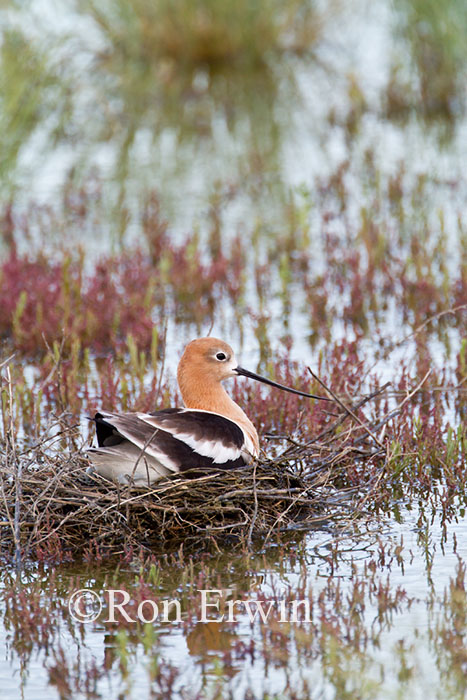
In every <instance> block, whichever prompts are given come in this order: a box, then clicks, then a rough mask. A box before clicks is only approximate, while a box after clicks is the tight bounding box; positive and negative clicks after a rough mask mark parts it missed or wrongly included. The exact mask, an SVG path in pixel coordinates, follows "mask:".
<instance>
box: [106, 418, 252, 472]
mask: <svg viewBox="0 0 467 700" xmlns="http://www.w3.org/2000/svg"><path fill="white" fill-rule="evenodd" d="M95 420H96V427H97V431H98V439H99V438H100V439H99V446H102V447H104V448H106V447H110V446H113V445H115V444H116V443H118V442H120V440H121V439H122V438H124V439H125V440H128V441H129V442H130V443H132V444H133V445H136V447H138V448H139V449H140V450H143V451H144V454H145V455H146V456H147V457H148V458H153V459H155V460H157V462H159V463H160V464H161V465H163V466H164V467H165V468H166V469H168V470H170V471H171V472H178V471H184V470H185V469H192V468H206V467H209V466H215V465H222V466H223V468H232V467H236V466H241V465H242V464H244V463H245V461H246V460H245V459H244V453H245V448H244V442H245V436H244V433H243V430H242V429H241V428H240V427H239V426H238V425H237V424H236V423H234V422H233V421H231V420H229V419H228V418H225V417H224V416H221V415H219V414H217V413H210V412H208V411H199V410H190V409H184V408H175V409H174V408H172V409H166V410H164V411H157V412H156V413H154V414H149V413H138V414H135V413H107V412H105V413H104V412H102V411H101V412H100V413H98V414H96V419H95Z"/></svg>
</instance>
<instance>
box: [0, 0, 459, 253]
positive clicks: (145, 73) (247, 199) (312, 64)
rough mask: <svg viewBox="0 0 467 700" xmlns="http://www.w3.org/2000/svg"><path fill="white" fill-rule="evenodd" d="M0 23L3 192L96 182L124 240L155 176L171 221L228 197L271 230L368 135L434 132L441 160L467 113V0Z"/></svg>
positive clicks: (228, 212)
mask: <svg viewBox="0 0 467 700" xmlns="http://www.w3.org/2000/svg"><path fill="white" fill-rule="evenodd" d="M0 20H1V27H2V42H1V57H0V61H1V65H0V76H1V77H0V80H1V86H0V147H1V152H2V158H1V165H0V178H1V185H2V187H1V199H2V201H3V204H6V203H7V202H8V203H10V204H11V203H13V204H14V205H15V206H18V207H24V206H25V205H26V204H27V202H28V201H29V200H30V199H31V198H33V197H35V198H36V199H38V200H41V201H48V202H50V201H52V202H53V203H54V204H55V205H57V204H58V203H59V202H61V201H63V202H64V206H66V194H67V193H69V192H70V190H73V191H79V190H80V188H85V189H86V188H87V187H89V183H90V182H91V183H93V184H92V185H91V186H92V187H94V185H95V183H96V182H98V184H99V187H98V190H99V194H100V196H102V201H101V206H102V209H101V211H100V224H101V232H102V234H104V232H106V231H107V233H108V236H109V237H110V239H111V240H112V241H113V242H114V243H115V242H116V241H117V242H118V241H123V240H125V239H131V236H132V235H134V236H136V237H138V236H139V234H140V233H141V216H140V214H139V212H140V211H141V207H142V203H143V202H144V201H145V200H146V199H147V197H148V195H149V193H150V192H153V191H157V192H158V195H159V197H160V201H161V207H162V210H163V212H164V213H167V214H168V215H169V216H170V220H171V225H172V228H173V231H175V232H176V231H177V230H178V229H181V230H186V229H187V228H188V227H191V226H193V224H194V222H196V221H198V222H199V219H200V217H202V216H203V212H205V211H206V208H209V207H210V206H212V204H213V202H214V203H217V204H218V203H219V202H222V203H223V204H225V207H224V208H223V213H222V216H224V215H225V216H226V221H227V222H228V221H230V222H232V221H235V222H238V221H241V220H242V219H248V220H249V221H250V222H251V221H256V223H258V225H260V226H266V228H268V227H269V229H268V233H269V234H271V222H277V221H278V220H279V221H281V220H283V217H284V212H286V211H287V207H288V206H289V204H290V197H291V196H295V195H296V193H297V191H299V192H300V191H302V190H303V188H304V189H305V190H306V191H309V190H310V189H311V190H313V189H314V188H315V183H314V182H313V181H312V179H311V178H310V174H313V175H314V174H316V173H328V172H329V171H330V170H332V169H333V168H335V167H336V166H337V165H338V164H339V163H342V162H345V161H346V159H349V158H351V159H352V161H353V162H354V163H358V162H360V163H363V161H364V152H365V149H367V148H368V146H369V142H368V139H369V136H371V135H373V139H372V144H371V147H372V148H374V149H375V151H376V152H378V149H379V151H380V152H379V157H380V158H381V159H383V160H384V159H387V157H388V149H389V150H390V149H391V141H390V134H391V133H394V131H393V130H394V129H397V130H398V133H399V134H402V136H401V138H402V140H403V139H404V138H407V139H409V140H411V139H412V138H413V128H414V125H416V127H417V129H418V130H422V131H423V130H424V129H429V130H430V133H431V136H429V137H427V136H426V134H425V136H424V137H425V138H429V139H433V141H431V140H430V141H429V142H430V144H432V143H434V144H435V145H430V148H431V149H432V150H431V153H432V154H433V157H434V158H436V157H437V156H438V153H437V149H438V148H447V149H449V148H455V143H456V138H457V137H458V133H459V130H460V129H462V128H464V126H465V121H464V119H465V106H466V88H465V86H466V84H467V83H466V77H467V76H466V72H467V71H466V67H467V42H466V41H465V36H466V32H467V6H466V4H465V3H464V2H463V1H462V0H447V1H445V2H436V1H435V0H394V2H389V0H378V1H377V2H373V3H370V2H367V1H366V0H351V1H350V2H343V1H342V0H329V1H328V2H326V1H321V2H320V1H319V0H287V2H279V1H278V0H222V2H220V1H219V0H197V1H196V2H193V1H191V0H171V1H169V0H112V1H111V0H101V1H99V2H97V1H95V0H79V1H78V0H62V1H61V2H56V1H54V0H40V1H39V0H29V1H28V0H23V1H21V2H20V1H19V0H16V1H15V0H13V1H11V0H10V1H9V2H6V3H5V2H4V3H3V4H2V7H1V9H0ZM373 59H374V60H373ZM382 130H384V131H382ZM388 134H389V136H388ZM388 139H389V140H388ZM343 143H344V144H345V145H342V144H343ZM440 144H441V145H440ZM433 149H434V150H433ZM435 151H436V152H435ZM389 160H390V159H389ZM356 167H359V166H356ZM252 207H253V208H252ZM229 217H230V218H229ZM232 217H233V218H232ZM69 233H70V236H71V235H72V234H73V230H72V227H71V228H70V232H69ZM107 240H108V239H107Z"/></svg>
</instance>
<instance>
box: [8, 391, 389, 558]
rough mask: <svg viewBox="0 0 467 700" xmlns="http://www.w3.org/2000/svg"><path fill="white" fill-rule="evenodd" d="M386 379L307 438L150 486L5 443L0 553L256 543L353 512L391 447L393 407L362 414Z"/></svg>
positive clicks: (66, 554)
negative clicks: (256, 457)
mask: <svg viewBox="0 0 467 700" xmlns="http://www.w3.org/2000/svg"><path fill="white" fill-rule="evenodd" d="M384 388H385V387H383V389H380V390H378V391H377V392H374V393H373V394H372V395H371V396H367V397H365V398H364V399H362V400H361V401H359V402H357V403H355V404H354V405H353V406H351V407H350V408H345V410H341V415H340V417H338V419H337V420H335V421H334V423H333V424H332V425H330V426H329V427H328V428H327V429H325V430H324V431H323V432H322V433H321V434H320V435H318V436H315V437H314V438H313V440H311V441H310V442H306V443H299V442H297V441H296V440H291V439H288V447H287V448H286V449H285V450H284V451H283V452H282V454H281V455H280V456H279V457H277V458H275V459H270V460H263V461H258V462H256V463H255V464H252V465H250V466H247V467H243V468H240V469H235V470H230V471H223V472H220V473H219V472H218V471H213V472H211V473H206V474H204V475H202V476H199V473H198V474H197V476H196V478H189V473H187V472H185V473H184V475H183V477H181V476H179V477H177V478H171V479H165V480H161V481H160V482H158V483H157V484H156V485H154V486H153V487H152V488H148V489H141V488H139V489H136V488H133V487H131V485H128V486H123V487H122V486H117V485H115V484H112V483H110V482H108V481H106V480H105V479H103V478H102V477H100V476H98V475H88V474H87V473H86V468H87V467H88V466H89V462H88V460H87V459H86V458H85V457H83V456H82V454H80V453H77V452H76V451H73V450H71V449H69V450H68V458H65V457H64V456H63V451H61V452H60V453H55V454H51V453H50V449H49V448H47V446H46V445H45V444H41V445H39V446H37V447H36V449H35V450H34V449H33V450H31V449H29V450H28V451H27V452H26V451H25V452H23V453H20V452H19V451H18V450H17V449H16V450H15V451H13V449H12V446H11V445H10V446H8V445H6V446H7V450H6V451H4V461H3V464H1V467H0V476H1V479H2V488H1V496H0V527H1V530H0V532H1V544H2V552H3V554H4V555H9V556H11V555H12V554H15V553H16V557H18V558H20V557H22V556H24V554H25V553H26V554H27V555H28V556H32V557H34V558H44V559H46V558H58V559H60V558H61V559H63V558H73V557H75V556H77V555H83V554H84V555H88V556H103V555H126V554H129V553H131V552H134V551H135V550H136V551H139V550H141V549H142V548H143V549H146V550H150V551H151V552H161V551H167V550H170V549H171V548H175V547H178V546H180V544H181V543H183V544H184V547H185V549H186V548H188V547H192V548H195V547H196V548H200V547H204V548H206V547H208V546H212V545H213V546H218V545H219V544H226V543H228V544H230V545H237V546H244V547H250V546H251V545H252V544H253V543H254V542H259V543H261V544H265V543H267V542H268V541H270V540H271V539H277V537H278V535H279V536H283V535H284V533H287V532H289V531H296V530H300V529H303V530H306V529H310V528H313V527H322V526H323V525H324V524H325V523H326V522H329V521H330V520H331V519H332V521H333V522H335V520H336V518H343V517H344V518H345V519H346V520H348V518H349V517H350V516H352V515H355V513H358V512H361V511H362V510H363V506H364V505H365V504H368V503H369V502H370V501H372V500H373V499H370V497H371V494H372V493H376V487H377V486H378V485H380V483H379V482H380V479H381V476H382V474H383V472H384V464H385V460H386V449H385V447H384V445H383V443H382V442H381V441H380V439H379V438H378V437H377V435H376V432H377V431H379V430H380V428H381V426H382V425H383V424H385V422H387V420H389V418H390V417H391V416H389V415H388V416H386V417H385V418H384V419H383V420H380V421H378V422H375V423H373V424H371V425H370V424H369V423H368V422H364V420H363V419H362V418H361V417H360V416H361V415H362V414H360V416H359V415H358V413H359V409H360V408H361V406H362V405H363V404H364V403H366V402H367V401H369V400H370V399H371V398H373V397H374V396H376V395H377V394H379V393H381V392H382V391H383V390H384ZM338 403H339V404H340V408H341V409H342V404H341V402H338ZM344 423H346V426H344V425H343V424H344ZM344 428H345V429H344ZM44 442H46V441H44Z"/></svg>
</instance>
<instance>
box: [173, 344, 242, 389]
mask: <svg viewBox="0 0 467 700" xmlns="http://www.w3.org/2000/svg"><path fill="white" fill-rule="evenodd" d="M236 367H237V360H236V359H235V354H234V351H233V350H232V348H231V347H230V345H227V343H225V342H224V341H223V340H219V339H218V338H198V339H196V340H192V341H191V343H188V345H187V346H186V348H185V352H184V353H183V355H182V358H181V360H180V364H179V365H178V372H177V379H178V384H179V386H180V390H181V392H182V395H183V394H184V388H186V387H187V385H190V386H196V385H198V389H202V388H205V387H206V386H208V387H213V385H215V384H218V383H219V382H222V381H223V380H224V379H228V378H229V377H235V376H236V375H237V372H235V371H234V370H235V369H236Z"/></svg>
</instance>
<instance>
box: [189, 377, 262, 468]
mask: <svg viewBox="0 0 467 700" xmlns="http://www.w3.org/2000/svg"><path fill="white" fill-rule="evenodd" d="M179 385H180V391H181V394H182V398H183V402H184V404H185V406H186V408H195V409H199V410H202V411H211V412H212V413H219V414H220V415H221V416H225V417H226V418H229V419H230V420H232V421H234V423H238V425H239V426H240V427H241V428H242V429H243V431H244V432H245V433H246V434H247V435H248V437H249V438H250V439H251V442H252V443H253V446H254V450H255V452H254V456H255V457H256V456H257V454H258V452H259V439H258V433H257V432H256V428H255V426H254V425H253V423H252V422H251V420H250V419H249V418H248V416H247V415H246V413H245V412H244V411H242V409H241V408H240V406H239V405H238V404H236V403H235V401H234V400H233V399H231V398H230V396H229V395H228V393H227V392H226V391H225V389H224V387H223V386H222V385H221V384H220V383H219V382H215V383H214V384H210V383H209V382H207V383H205V384H204V385H202V386H200V385H197V386H196V389H192V387H191V386H190V384H189V383H184V382H183V380H182V381H180V377H179Z"/></svg>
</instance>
